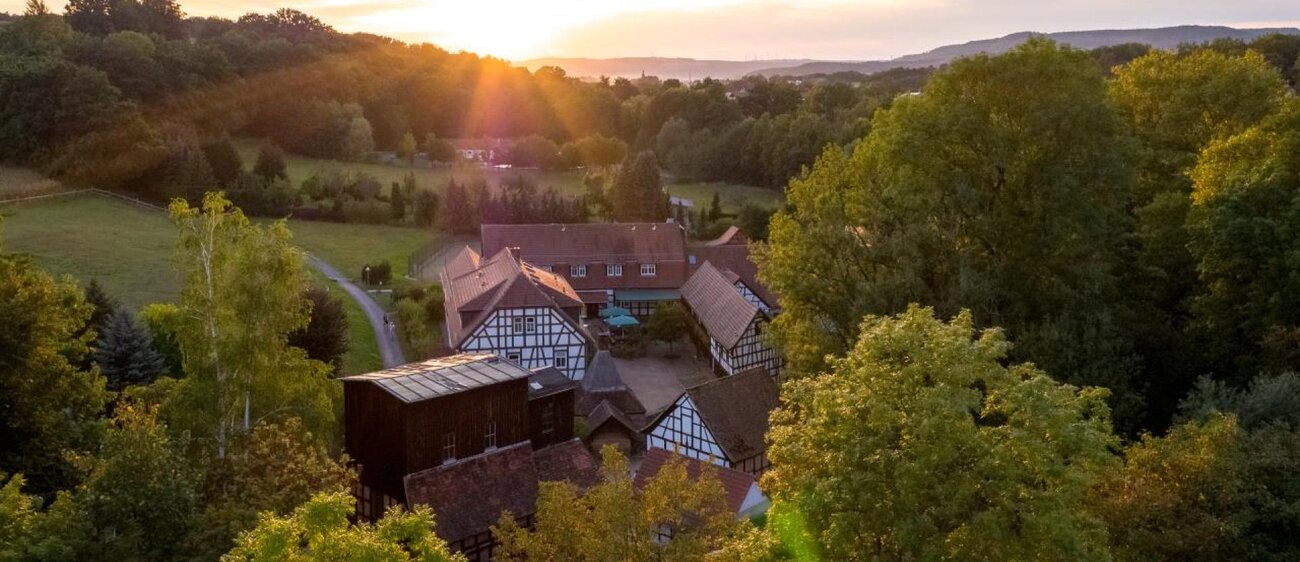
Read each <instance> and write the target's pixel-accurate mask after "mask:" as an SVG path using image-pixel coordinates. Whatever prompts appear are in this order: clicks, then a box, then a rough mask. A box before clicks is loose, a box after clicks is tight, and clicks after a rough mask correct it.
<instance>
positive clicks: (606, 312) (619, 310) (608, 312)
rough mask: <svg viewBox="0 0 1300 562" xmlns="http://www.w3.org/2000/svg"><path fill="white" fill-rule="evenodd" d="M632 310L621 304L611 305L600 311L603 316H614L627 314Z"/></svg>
mask: <svg viewBox="0 0 1300 562" xmlns="http://www.w3.org/2000/svg"><path fill="white" fill-rule="evenodd" d="M631 313H632V311H630V310H628V309H626V308H623V307H621V306H611V307H608V308H605V309H603V310H601V311H600V317H601V318H613V317H615V316H627V315H629V314H631Z"/></svg>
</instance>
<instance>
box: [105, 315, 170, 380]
mask: <svg viewBox="0 0 1300 562" xmlns="http://www.w3.org/2000/svg"><path fill="white" fill-rule="evenodd" d="M95 363H96V364H98V365H99V370H100V372H102V373H103V374H104V377H105V378H107V379H108V389H109V390H113V391H121V390H123V389H125V388H126V387H128V386H136V385H143V384H149V383H151V382H153V381H154V380H155V379H157V378H158V377H160V376H163V375H165V374H167V362H166V361H164V360H163V357H162V355H160V354H159V353H158V350H156V349H154V346H153V335H152V334H150V332H149V330H148V329H146V328H145V327H144V326H142V325H141V324H140V323H139V322H137V321H136V319H135V315H133V314H131V312H130V311H127V310H119V311H117V312H116V313H115V314H113V317H112V318H111V319H110V320H109V323H108V327H107V328H105V330H104V333H103V334H102V335H100V337H99V345H98V347H96V349H95Z"/></svg>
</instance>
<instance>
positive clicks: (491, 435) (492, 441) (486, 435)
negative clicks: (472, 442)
mask: <svg viewBox="0 0 1300 562" xmlns="http://www.w3.org/2000/svg"><path fill="white" fill-rule="evenodd" d="M496 446H497V422H488V424H487V429H484V430H483V448H484V449H495V448H496Z"/></svg>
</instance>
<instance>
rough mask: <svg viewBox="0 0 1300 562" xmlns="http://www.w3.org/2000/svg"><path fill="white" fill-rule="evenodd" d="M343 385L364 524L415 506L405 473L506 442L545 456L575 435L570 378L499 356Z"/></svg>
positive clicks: (461, 358)
mask: <svg viewBox="0 0 1300 562" xmlns="http://www.w3.org/2000/svg"><path fill="white" fill-rule="evenodd" d="M342 381H343V421H344V446H345V447H346V449H347V451H348V454H349V455H351V456H352V458H353V459H354V460H355V461H356V464H357V468H358V470H359V472H360V478H359V483H358V485H357V488H356V490H355V495H356V496H357V506H358V508H357V515H358V516H359V517H361V518H363V519H375V518H378V517H379V516H380V515H382V514H383V512H384V510H385V509H386V508H387V507H389V506H392V505H411V504H412V503H413V502H412V501H410V496H409V488H408V486H407V483H406V478H407V476H408V475H411V474H415V473H418V472H421V471H427V470H429V469H432V468H436V467H442V466H446V465H453V464H456V463H458V462H461V461H464V460H466V459H470V458H474V457H477V456H479V455H483V454H485V453H492V452H495V451H497V450H500V449H505V448H507V447H510V446H516V445H522V446H526V447H527V448H528V449H529V450H530V451H544V450H546V449H547V448H549V447H552V446H555V445H556V444H564V443H566V442H568V441H571V440H572V439H573V392H574V386H575V385H574V384H573V383H572V381H569V380H568V379H567V377H564V376H562V375H560V374H559V373H557V372H555V371H554V370H549V369H539V370H537V372H531V371H529V370H527V369H524V368H522V367H520V366H519V365H517V364H515V363H513V362H511V361H506V360H504V359H501V358H500V357H497V356H495V355H490V354H461V355H453V356H450V357H442V358H438V359H429V360H426V361H421V362H418V363H411V364H408V365H402V366H399V367H393V368H391V369H386V370H383V371H379V372H375V373H370V374H366V375H357V376H351V377H345V378H343V379H342ZM580 448H581V447H580ZM484 501H487V500H484ZM457 538H459V537H457Z"/></svg>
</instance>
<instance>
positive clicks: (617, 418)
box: [587, 400, 641, 435]
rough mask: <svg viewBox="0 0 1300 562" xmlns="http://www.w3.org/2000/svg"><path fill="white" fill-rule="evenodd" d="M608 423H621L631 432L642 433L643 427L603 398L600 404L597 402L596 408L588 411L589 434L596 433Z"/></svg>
mask: <svg viewBox="0 0 1300 562" xmlns="http://www.w3.org/2000/svg"><path fill="white" fill-rule="evenodd" d="M606 423H613V424H617V425H620V426H622V427H623V428H625V429H627V431H628V433H631V434H640V433H641V427H640V426H639V425H638V424H637V423H636V422H633V421H632V420H631V419H629V418H628V417H627V416H625V415H623V412H622V411H621V410H619V409H618V408H617V407H615V406H614V405H613V404H610V403H609V401H608V400H601V401H600V403H599V404H596V407H595V408H592V409H591V411H590V412H588V413H587V431H588V432H589V433H588V435H594V434H595V433H596V430H598V429H600V427H601V426H603V425H605V424H606Z"/></svg>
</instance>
